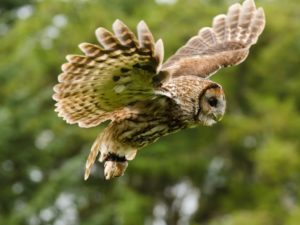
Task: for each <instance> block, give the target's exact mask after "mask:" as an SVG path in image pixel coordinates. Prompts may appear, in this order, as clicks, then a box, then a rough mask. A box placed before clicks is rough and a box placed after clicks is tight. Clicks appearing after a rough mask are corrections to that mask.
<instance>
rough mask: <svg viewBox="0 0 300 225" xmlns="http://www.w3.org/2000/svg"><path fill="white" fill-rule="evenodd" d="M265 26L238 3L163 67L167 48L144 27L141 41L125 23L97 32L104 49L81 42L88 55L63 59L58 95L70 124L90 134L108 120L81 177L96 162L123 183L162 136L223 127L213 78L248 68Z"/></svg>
mask: <svg viewBox="0 0 300 225" xmlns="http://www.w3.org/2000/svg"><path fill="white" fill-rule="evenodd" d="M264 26H265V15H264V11H263V9H262V8H258V9H257V8H256V6H255V3H254V1H253V0H245V1H244V2H243V3H242V4H238V3H237V4H233V5H232V6H230V7H229V9H228V12H227V14H220V15H218V16H216V17H214V19H213V21H212V26H211V27H204V28H202V29H200V31H199V32H198V34H197V35H196V36H193V37H192V38H191V39H189V40H188V41H187V43H186V44H185V45H184V46H183V47H181V48H180V49H178V50H177V52H176V53H175V54H174V55H173V56H171V57H170V58H169V59H168V60H167V61H166V62H164V63H163V57H164V47H163V42H162V40H161V39H160V40H158V41H157V42H155V41H154V38H153V36H152V34H151V32H150V30H149V28H148V26H147V25H146V23H145V22H144V21H141V22H139V23H138V25H137V37H136V36H135V34H134V33H133V32H132V31H131V30H130V29H129V28H128V27H127V26H126V25H125V24H124V23H123V22H121V21H120V20H116V21H115V22H114V23H113V26H112V29H113V33H111V32H110V31H108V30H106V29H104V28H102V27H100V28H98V29H97V30H96V32H95V33H96V38H97V40H98V42H99V43H100V45H95V44H90V43H81V44H80V45H79V48H80V49H81V51H82V52H83V53H84V55H67V56H66V59H67V61H68V62H67V63H64V64H63V65H62V67H61V68H62V73H61V74H60V75H59V76H58V81H59V83H58V84H56V85H55V86H54V92H55V93H54V95H53V99H54V100H55V101H56V104H55V106H56V108H55V111H56V112H57V113H58V116H60V117H62V118H63V119H64V120H66V122H67V123H70V124H75V123H77V124H78V125H79V126H80V127H84V128H88V127H94V126H97V125H99V124H101V123H102V122H104V121H107V120H109V121H110V123H109V124H108V125H107V127H106V128H105V129H104V130H103V131H102V132H101V133H100V135H99V136H98V137H97V138H96V140H95V142H94V144H93V145H92V148H91V152H90V154H89V156H88V159H87V162H86V170H85V176H84V178H85V179H87V178H88V177H89V175H90V172H91V168H92V166H93V164H94V162H95V160H96V158H97V156H99V161H100V162H103V163H104V176H105V178H106V179H111V178H113V177H118V176H122V175H123V174H124V172H125V170H126V168H127V166H128V161H130V160H133V159H134V158H135V156H136V153H137V151H138V150H139V149H141V148H143V147H144V146H146V145H149V144H151V143H153V142H155V141H156V140H157V139H159V138H160V137H161V136H164V135H167V134H170V133H173V132H176V131H179V130H181V129H185V128H190V127H195V126H198V125H205V126H211V125H213V124H215V123H216V122H218V121H220V120H221V119H222V117H223V115H224V113H225V108H226V101H225V95H224V91H223V89H222V87H221V85H219V84H217V83H215V82H213V81H211V80H210V79H209V78H210V76H211V75H212V74H214V73H215V72H217V71H218V70H219V69H221V68H222V67H227V66H233V65H237V64H239V63H241V62H242V61H244V60H245V59H246V57H247V55H248V53H249V49H250V47H251V46H252V45H253V44H255V43H256V41H257V39H258V37H259V35H260V34H261V33H262V31H263V29H264Z"/></svg>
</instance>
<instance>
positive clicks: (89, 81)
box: [53, 20, 163, 127]
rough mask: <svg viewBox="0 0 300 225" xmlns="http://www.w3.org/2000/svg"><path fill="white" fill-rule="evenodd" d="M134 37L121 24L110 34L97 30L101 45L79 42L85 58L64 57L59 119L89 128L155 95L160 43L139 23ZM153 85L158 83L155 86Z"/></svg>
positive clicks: (57, 91) (58, 89) (57, 88)
mask: <svg viewBox="0 0 300 225" xmlns="http://www.w3.org/2000/svg"><path fill="white" fill-rule="evenodd" d="M137 30H138V39H137V38H136V36H135V35H134V33H133V32H132V31H131V30H130V29H129V28H128V27H127V26H126V25H125V24H124V23H122V22H121V21H120V20H116V21H115V22H114V24H113V31H114V34H113V33H111V32H110V31H108V30H106V29H104V28H98V29H97V30H96V32H95V33H96V38H97V39H98V42H99V43H100V46H99V45H94V44H90V43H81V44H80V45H79V48H80V49H81V51H82V52H83V53H84V55H68V56H67V57H66V59H67V61H68V62H66V63H64V64H63V65H62V67H61V69H62V73H61V74H60V75H59V76H58V81H59V83H58V84H57V85H55V87H54V92H55V93H54V95H53V99H54V100H56V101H57V103H56V109H55V111H57V113H58V115H59V116H61V117H63V118H64V119H65V120H66V121H67V122H68V123H72V124H73V123H78V125H79V126H81V127H92V126H96V125H98V124H100V123H101V122H103V121H105V120H109V119H113V112H115V111H118V110H120V109H122V107H124V106H127V105H129V104H131V103H133V102H135V101H141V100H147V99H152V98H154V97H156V94H155V91H154V82H153V77H155V76H159V74H157V73H156V72H157V71H158V67H159V66H160V65H161V63H162V60H163V59H162V57H163V44H162V42H161V41H158V42H157V43H156V44H155V43H154V38H153V36H152V34H151V32H150V30H149V29H148V27H147V25H146V24H145V22H143V21H142V22H140V23H139V25H138V27H137ZM155 85H157V84H155Z"/></svg>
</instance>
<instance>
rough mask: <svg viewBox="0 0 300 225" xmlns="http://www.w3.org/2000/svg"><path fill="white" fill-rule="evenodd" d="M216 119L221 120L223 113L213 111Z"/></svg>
mask: <svg viewBox="0 0 300 225" xmlns="http://www.w3.org/2000/svg"><path fill="white" fill-rule="evenodd" d="M212 116H213V119H214V121H216V122H219V121H220V120H222V118H223V114H221V113H213V114H212Z"/></svg>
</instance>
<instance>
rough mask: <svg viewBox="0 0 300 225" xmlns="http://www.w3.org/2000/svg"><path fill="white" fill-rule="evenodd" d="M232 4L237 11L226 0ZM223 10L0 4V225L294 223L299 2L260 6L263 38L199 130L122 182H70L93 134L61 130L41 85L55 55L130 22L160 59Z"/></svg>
mask: <svg viewBox="0 0 300 225" xmlns="http://www.w3.org/2000/svg"><path fill="white" fill-rule="evenodd" d="M236 1H237V0H236ZM236 1H235V0H177V1H176V0H156V1H155V0H147V1H146V0H127V1H125V0H112V1H104V0H97V1H96V0H91V1H87V0H51V1H50V0H39V1H34V0H1V2H0V96H1V97H0V224H1V225H19V224H20V225H23V224H28V225H48V224H49V225H50V224H53V225H96V224H97V225H102V224H103V225H143V224H144V225H188V224H191V225H196V224H201V225H202V224H203V225H281V224H284V225H299V224H300V204H299V203H300V172H299V171H300V149H299V147H300V1H298V0H285V1H281V0H260V1H256V3H257V5H259V6H263V7H264V9H265V12H266V17H267V26H266V29H265V31H264V33H263V34H262V36H261V38H260V39H259V41H258V44H257V45H255V46H254V47H253V48H252V49H251V53H250V55H249V57H248V59H247V60H246V61H245V62H244V63H243V64H241V65H240V66H238V67H234V68H228V69H224V70H222V71H220V72H219V73H218V75H217V76H214V77H213V78H212V79H213V80H214V81H217V82H220V83H221V84H222V86H223V87H224V89H225V91H226V94H227V102H228V107H227V114H226V115H225V117H224V119H223V120H222V121H221V122H220V123H219V124H217V125H215V126H213V127H199V128H196V129H190V130H185V131H181V132H179V133H176V134H173V135H170V136H167V137H164V138H161V139H160V141H158V142H157V143H155V144H153V145H151V146H149V147H146V148H145V149H143V150H142V151H140V152H139V154H138V156H137V158H136V159H135V160H134V161H132V162H131V163H130V165H129V167H128V169H127V171H126V174H125V176H123V177H121V178H119V179H113V180H111V181H105V180H104V178H103V165H101V164H100V163H97V165H96V166H95V168H94V169H95V170H94V171H93V173H92V176H91V177H90V179H89V180H88V181H84V180H83V172H84V164H85V160H86V157H87V155H88V153H89V151H90V147H91V145H92V143H93V141H94V139H95V138H96V136H97V135H98V133H99V132H101V130H102V129H103V126H100V127H96V128H91V129H82V128H79V127H77V126H76V125H68V124H66V123H65V122H64V121H63V120H62V119H61V118H58V117H57V115H56V113H55V112H54V101H53V100H52V98H51V95H52V93H53V91H52V87H53V85H54V84H55V83H56V82H57V75H58V74H59V73H60V65H61V64H62V63H64V62H65V58H64V57H65V55H66V54H69V53H80V51H79V49H78V48H77V45H78V44H79V43H80V42H84V41H87V42H91V43H96V38H95V36H94V30H95V29H96V28H97V27H99V26H103V27H107V28H110V27H111V24H112V23H113V21H114V20H115V19H116V18H119V19H121V20H123V21H124V22H125V23H126V24H128V26H129V27H131V28H133V29H134V27H135V26H136V24H137V23H138V22H139V20H141V19H144V20H145V21H146V22H147V23H148V25H149V27H150V29H151V30H152V32H153V34H154V36H155V38H156V39H158V38H162V39H163V40H164V43H165V48H166V57H168V56H169V55H171V54H172V53H174V52H175V50H176V49H177V48H178V47H180V46H181V45H183V44H184V43H185V42H186V41H187V40H188V38H189V37H191V36H192V35H194V34H196V33H197V31H198V30H199V29H200V28H201V27H203V26H209V25H210V24H211V20H212V17H213V16H215V15H217V14H219V13H225V12H226V10H227V8H228V6H229V5H230V4H232V3H235V2H236Z"/></svg>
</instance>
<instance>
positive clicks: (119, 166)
mask: <svg viewBox="0 0 300 225" xmlns="http://www.w3.org/2000/svg"><path fill="white" fill-rule="evenodd" d="M113 134H114V130H113V126H109V127H107V128H106V129H105V130H104V131H103V132H102V133H101V134H100V135H99V136H98V137H97V139H96V140H95V142H94V144H93V146H92V149H91V152H90V154H89V156H88V159H87V162H86V169H85V176H84V177H85V180H86V179H88V177H89V175H90V172H91V169H92V166H93V164H94V162H95V160H96V157H97V156H98V154H99V153H100V156H99V161H100V162H104V176H105V178H106V179H110V178H113V177H119V176H122V175H123V174H124V172H125V170H126V168H127V166H128V160H133V159H134V157H135V155H136V152H137V150H136V149H135V148H132V147H131V146H128V145H124V144H122V143H119V142H118V141H117V140H116V139H115V137H114V135H113Z"/></svg>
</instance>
